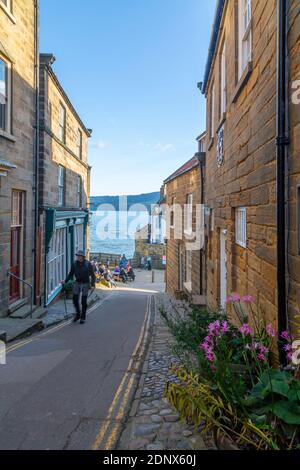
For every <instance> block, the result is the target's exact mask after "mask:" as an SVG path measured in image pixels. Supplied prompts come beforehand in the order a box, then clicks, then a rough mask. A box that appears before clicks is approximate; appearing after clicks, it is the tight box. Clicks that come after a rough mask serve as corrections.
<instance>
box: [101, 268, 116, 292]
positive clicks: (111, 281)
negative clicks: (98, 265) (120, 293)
mask: <svg viewBox="0 0 300 470" xmlns="http://www.w3.org/2000/svg"><path fill="white" fill-rule="evenodd" d="M103 278H104V280H105V281H106V282H108V284H109V285H110V287H111V288H112V287H117V284H116V283H115V281H114V279H113V278H112V275H111V272H110V270H109V269H106V270H105V271H104V274H103Z"/></svg>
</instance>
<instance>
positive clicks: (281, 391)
mask: <svg viewBox="0 0 300 470" xmlns="http://www.w3.org/2000/svg"><path fill="white" fill-rule="evenodd" d="M267 389H268V390H269V391H270V392H273V393H278V395H282V396H284V397H286V398H288V395H289V386H288V384H287V382H284V381H283V380H277V379H272V380H271V382H269V384H268V385H267Z"/></svg>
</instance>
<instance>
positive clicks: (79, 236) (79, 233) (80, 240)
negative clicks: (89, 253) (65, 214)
mask: <svg viewBox="0 0 300 470" xmlns="http://www.w3.org/2000/svg"><path fill="white" fill-rule="evenodd" d="M74 229H75V246H74V248H75V253H77V252H78V251H80V250H81V251H84V228H83V224H80V225H75V227H74ZM75 253H74V254H75Z"/></svg>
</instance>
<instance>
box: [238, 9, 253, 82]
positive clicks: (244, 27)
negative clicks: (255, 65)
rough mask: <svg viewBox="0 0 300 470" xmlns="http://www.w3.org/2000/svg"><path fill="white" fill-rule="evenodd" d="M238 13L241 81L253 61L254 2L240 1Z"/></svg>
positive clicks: (239, 71) (239, 73)
mask: <svg viewBox="0 0 300 470" xmlns="http://www.w3.org/2000/svg"><path fill="white" fill-rule="evenodd" d="M238 11H239V14H238V51H239V57H238V59H239V60H238V65H239V67H238V76H239V79H240V78H241V76H242V75H243V72H244V70H245V69H246V67H247V65H248V63H249V62H251V59H252V0H239V7H238Z"/></svg>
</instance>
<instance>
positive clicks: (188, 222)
mask: <svg viewBox="0 0 300 470" xmlns="http://www.w3.org/2000/svg"><path fill="white" fill-rule="evenodd" d="M184 232H185V233H186V234H187V235H191V234H192V233H193V194H188V195H187V197H186V205H185V230H184Z"/></svg>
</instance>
